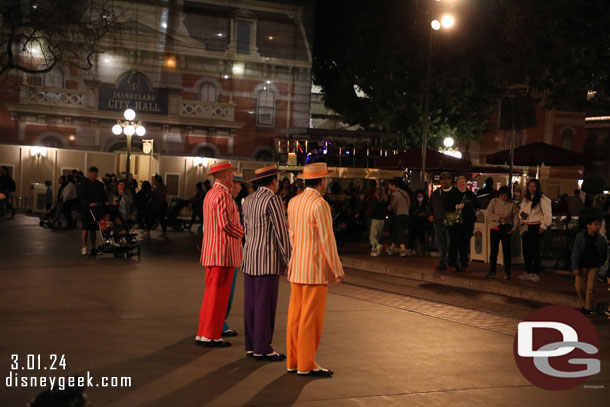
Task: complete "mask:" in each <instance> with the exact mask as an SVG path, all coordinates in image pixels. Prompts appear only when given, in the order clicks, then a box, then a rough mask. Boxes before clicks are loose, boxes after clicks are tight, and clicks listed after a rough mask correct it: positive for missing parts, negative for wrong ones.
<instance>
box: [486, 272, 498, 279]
mask: <svg viewBox="0 0 610 407" xmlns="http://www.w3.org/2000/svg"><path fill="white" fill-rule="evenodd" d="M485 278H496V273H489V274H487V275H486V276H485Z"/></svg>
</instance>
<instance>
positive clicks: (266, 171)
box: [250, 165, 284, 181]
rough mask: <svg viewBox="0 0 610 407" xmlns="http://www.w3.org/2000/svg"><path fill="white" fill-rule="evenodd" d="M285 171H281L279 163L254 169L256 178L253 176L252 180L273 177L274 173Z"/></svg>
mask: <svg viewBox="0 0 610 407" xmlns="http://www.w3.org/2000/svg"><path fill="white" fill-rule="evenodd" d="M283 172H284V171H280V169H279V168H277V165H268V166H266V167H263V168H259V169H258V170H254V178H252V179H251V180H250V181H256V180H259V179H261V178H267V177H271V176H273V175H278V174H281V173H283Z"/></svg>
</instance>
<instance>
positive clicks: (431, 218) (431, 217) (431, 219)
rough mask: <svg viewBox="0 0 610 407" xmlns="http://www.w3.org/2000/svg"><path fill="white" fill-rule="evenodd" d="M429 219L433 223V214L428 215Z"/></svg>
mask: <svg viewBox="0 0 610 407" xmlns="http://www.w3.org/2000/svg"><path fill="white" fill-rule="evenodd" d="M429 220H430V223H434V216H432V215H430V218H429Z"/></svg>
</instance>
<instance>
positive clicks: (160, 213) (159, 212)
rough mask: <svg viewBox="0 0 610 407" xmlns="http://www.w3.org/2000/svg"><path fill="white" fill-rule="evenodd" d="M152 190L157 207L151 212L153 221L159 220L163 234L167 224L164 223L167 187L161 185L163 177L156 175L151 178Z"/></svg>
mask: <svg viewBox="0 0 610 407" xmlns="http://www.w3.org/2000/svg"><path fill="white" fill-rule="evenodd" d="M152 187H153V189H152V192H153V194H155V197H156V201H157V202H158V205H156V206H155V208H154V211H153V212H152V217H153V219H159V223H160V224H161V229H162V230H163V233H165V232H166V231H167V224H166V223H165V211H166V210H167V207H168V203H167V187H166V186H165V184H164V183H163V177H162V176H160V175H159V174H156V175H155V176H154V177H153V185H152Z"/></svg>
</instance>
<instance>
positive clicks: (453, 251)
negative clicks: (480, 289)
mask: <svg viewBox="0 0 610 407" xmlns="http://www.w3.org/2000/svg"><path fill="white" fill-rule="evenodd" d="M446 203H447V206H445V213H449V212H455V211H458V210H459V211H461V213H462V216H461V222H460V223H456V224H454V225H451V226H449V242H450V243H449V266H450V267H452V268H454V271H458V272H460V271H470V268H469V267H468V256H469V253H468V249H469V247H470V238H471V237H472V235H473V233H474V224H475V222H476V219H477V212H478V210H479V203H478V201H477V197H476V195H475V194H474V193H473V192H472V191H471V190H470V189H468V187H467V186H466V179H465V178H464V177H458V180H457V187H456V188H454V189H453V190H452V191H451V194H450V195H449V198H448V199H447V202H446ZM458 254H459V257H460V258H459V262H458V259H457V255H458Z"/></svg>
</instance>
